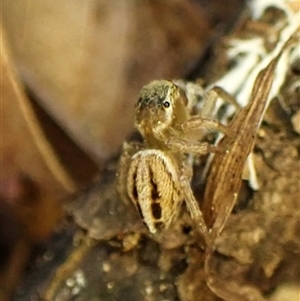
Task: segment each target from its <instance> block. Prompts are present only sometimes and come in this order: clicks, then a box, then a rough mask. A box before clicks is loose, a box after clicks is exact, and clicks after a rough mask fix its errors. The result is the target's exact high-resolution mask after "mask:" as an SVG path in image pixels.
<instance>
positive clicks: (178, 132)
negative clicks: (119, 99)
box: [118, 80, 230, 243]
mask: <svg viewBox="0 0 300 301" xmlns="http://www.w3.org/2000/svg"><path fill="white" fill-rule="evenodd" d="M182 88H185V91H184V90H183V89H182ZM199 89H200V86H198V87H197V85H196V84H191V85H190V86H186V85H185V86H184V85H183V84H182V82H176V83H175V82H173V81H169V80H155V81H152V82H150V83H149V84H148V85H146V86H144V87H143V88H142V89H141V92H140V96H139V99H138V101H137V103H136V106H135V127H136V129H137V130H138V131H139V132H140V134H141V135H142V137H143V143H141V144H138V143H125V144H124V146H123V153H122V155H121V159H120V163H119V171H118V183H119V184H118V186H119V191H120V193H121V195H122V196H123V199H126V198H127V199H128V198H129V199H130V200H131V201H132V202H133V203H134V205H135V207H136V208H137V210H138V211H139V213H140V215H141V218H142V220H143V221H144V223H145V224H146V226H147V227H148V229H149V231H150V232H151V233H152V234H155V233H157V232H161V231H163V230H164V229H167V228H168V227H169V226H170V224H171V223H172V221H173V220H174V219H176V217H177V215H178V212H179V211H180V207H181V204H182V202H183V201H185V203H186V206H187V209H188V211H189V213H190V215H191V217H192V219H193V220H194V221H195V224H196V225H197V227H198V229H199V231H200V232H201V233H202V235H203V237H204V239H205V241H206V243H208V241H209V231H208V229H207V226H206V224H205V221H204V218H203V214H202V212H201V210H200V207H199V205H198V202H197V200H196V199H195V197H194V194H193V191H192V189H191V186H190V182H191V178H192V175H193V173H192V164H191V163H190V161H191V160H190V155H204V154H207V153H210V152H216V151H218V147H217V146H215V145H211V144H209V143H207V142H201V139H203V137H204V136H205V134H206V132H207V130H217V131H220V132H222V133H224V134H225V135H229V134H230V133H228V129H227V128H226V126H224V125H223V124H221V123H220V122H219V121H218V120H215V119H213V118H212V115H213V110H214V107H215V103H216V100H217V96H218V95H217V93H216V92H215V91H214V90H210V91H209V92H208V93H207V95H206V97H205V103H204V105H203V108H202V110H201V113H200V114H199V115H194V114H193V110H194V109H195V105H196V99H197V97H198V96H199V94H201V93H202V94H203V90H201V89H200V92H199Z"/></svg>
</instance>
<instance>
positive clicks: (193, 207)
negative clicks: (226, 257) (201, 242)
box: [180, 165, 211, 246]
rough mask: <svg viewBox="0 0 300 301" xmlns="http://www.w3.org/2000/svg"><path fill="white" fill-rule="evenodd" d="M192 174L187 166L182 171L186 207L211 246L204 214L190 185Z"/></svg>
mask: <svg viewBox="0 0 300 301" xmlns="http://www.w3.org/2000/svg"><path fill="white" fill-rule="evenodd" d="M191 174H192V171H191V168H190V167H188V166H186V165H185V166H184V167H183V169H182V175H181V178H180V180H181V186H182V190H183V195H184V198H185V203H186V207H187V209H188V211H189V213H190V215H191V217H192V219H193V220H194V222H195V224H196V226H197V228H198V230H199V231H200V233H201V234H202V235H203V237H204V239H205V242H206V244H207V245H208V246H210V245H211V243H210V237H209V232H208V229H207V226H206V223H205V220H204V217H203V214H202V212H201V209H200V207H199V204H198V202H197V200H196V199H195V196H194V193H193V191H192V189H191V184H190V179H191Z"/></svg>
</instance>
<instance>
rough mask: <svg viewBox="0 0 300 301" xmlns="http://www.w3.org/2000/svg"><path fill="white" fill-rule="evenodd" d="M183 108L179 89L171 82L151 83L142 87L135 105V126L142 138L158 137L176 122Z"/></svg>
mask: <svg viewBox="0 0 300 301" xmlns="http://www.w3.org/2000/svg"><path fill="white" fill-rule="evenodd" d="M179 106H181V107H183V106H184V105H183V103H182V101H181V93H180V90H179V88H178V87H177V86H176V85H175V84H174V83H173V82H171V81H167V80H160V81H152V82H151V83H150V84H148V85H146V86H144V87H143V88H142V90H141V92H140V97H139V99H138V102H137V104H136V114H135V126H136V128H137V129H138V130H139V132H140V133H141V134H142V135H143V137H146V136H149V135H154V136H156V135H158V134H159V133H161V132H163V131H164V130H165V129H167V128H170V127H171V126H172V124H173V123H174V121H175V120H176V118H177V116H178V114H177V111H178V108H179Z"/></svg>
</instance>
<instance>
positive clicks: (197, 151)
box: [166, 137, 227, 156]
mask: <svg viewBox="0 0 300 301" xmlns="http://www.w3.org/2000/svg"><path fill="white" fill-rule="evenodd" d="M166 145H167V146H168V148H170V149H171V150H174V151H177V152H181V153H190V154H194V155H198V156H199V155H206V154H208V153H216V152H223V151H226V150H227V149H223V148H220V147H219V146H218V145H213V144H210V143H208V142H197V141H190V140H186V139H183V138H179V137H172V138H169V139H167V140H166Z"/></svg>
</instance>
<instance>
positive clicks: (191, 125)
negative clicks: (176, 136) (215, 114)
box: [181, 115, 232, 137]
mask: <svg viewBox="0 0 300 301" xmlns="http://www.w3.org/2000/svg"><path fill="white" fill-rule="evenodd" d="M181 128H182V130H183V132H185V133H187V132H189V131H192V130H197V129H204V130H212V131H218V132H221V133H223V134H225V135H226V136H229V137H230V136H232V135H231V132H230V131H229V130H228V127H227V126H226V125H224V124H222V123H221V122H220V121H218V120H217V119H211V118H203V117H202V116H199V115H195V116H192V117H191V118H189V119H188V120H187V121H185V122H184V123H183V124H182V125H181Z"/></svg>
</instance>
